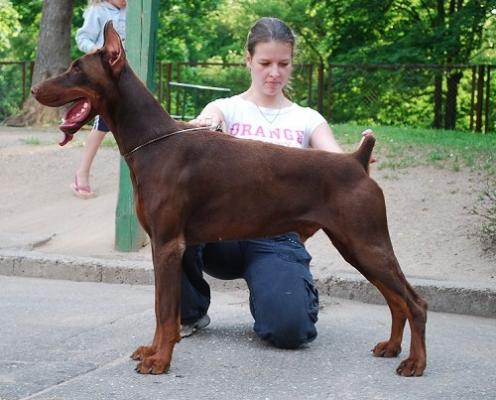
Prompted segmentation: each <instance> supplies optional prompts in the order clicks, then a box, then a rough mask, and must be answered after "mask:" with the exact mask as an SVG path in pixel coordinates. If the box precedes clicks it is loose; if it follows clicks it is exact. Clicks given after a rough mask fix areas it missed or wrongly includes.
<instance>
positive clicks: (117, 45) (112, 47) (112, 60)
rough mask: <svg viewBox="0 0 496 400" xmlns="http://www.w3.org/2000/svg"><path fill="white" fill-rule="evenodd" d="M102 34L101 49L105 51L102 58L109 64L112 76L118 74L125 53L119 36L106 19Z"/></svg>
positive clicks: (122, 64) (124, 62)
mask: <svg viewBox="0 0 496 400" xmlns="http://www.w3.org/2000/svg"><path fill="white" fill-rule="evenodd" d="M103 34H104V43H103V48H102V50H103V51H104V53H105V58H104V59H105V61H107V62H108V64H109V65H110V68H111V69H112V72H113V74H114V76H118V75H119V74H120V73H121V71H122V68H123V67H124V65H125V64H126V53H125V52H124V46H122V41H121V38H120V37H119V34H118V33H117V32H116V31H115V29H114V26H113V25H112V21H108V22H107V23H106V24H105V28H104V31H103Z"/></svg>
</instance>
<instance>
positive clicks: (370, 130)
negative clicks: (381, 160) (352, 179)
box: [358, 129, 377, 164]
mask: <svg viewBox="0 0 496 400" xmlns="http://www.w3.org/2000/svg"><path fill="white" fill-rule="evenodd" d="M373 134H374V131H373V130H372V129H365V130H364V131H363V132H362V140H360V143H359V144H358V147H360V146H361V145H362V142H363V140H364V139H365V136H367V135H373ZM376 161H377V159H376V158H375V157H374V156H373V155H372V154H370V160H369V163H370V164H372V163H375V162H376Z"/></svg>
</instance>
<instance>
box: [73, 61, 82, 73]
mask: <svg viewBox="0 0 496 400" xmlns="http://www.w3.org/2000/svg"><path fill="white" fill-rule="evenodd" d="M72 72H75V73H77V74H78V73H80V72H81V67H80V65H79V63H76V64H74V65H73V66H72Z"/></svg>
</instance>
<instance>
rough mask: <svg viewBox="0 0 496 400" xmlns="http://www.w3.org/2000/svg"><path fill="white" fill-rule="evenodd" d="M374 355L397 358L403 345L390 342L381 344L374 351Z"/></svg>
mask: <svg viewBox="0 0 496 400" xmlns="http://www.w3.org/2000/svg"><path fill="white" fill-rule="evenodd" d="M372 353H373V354H374V356H375V357H386V358H390V357H396V356H398V354H400V353H401V345H399V344H394V343H392V342H391V341H390V340H387V341H385V342H379V343H377V344H376V345H375V347H374V348H373V349H372Z"/></svg>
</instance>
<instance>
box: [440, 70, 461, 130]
mask: <svg viewBox="0 0 496 400" xmlns="http://www.w3.org/2000/svg"><path fill="white" fill-rule="evenodd" d="M462 76H463V74H462V73H461V72H455V73H453V74H450V75H448V77H447V78H446V84H447V92H446V113H445V117H444V128H445V129H455V127H456V104H457V97H458V84H459V83H460V79H462Z"/></svg>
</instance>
